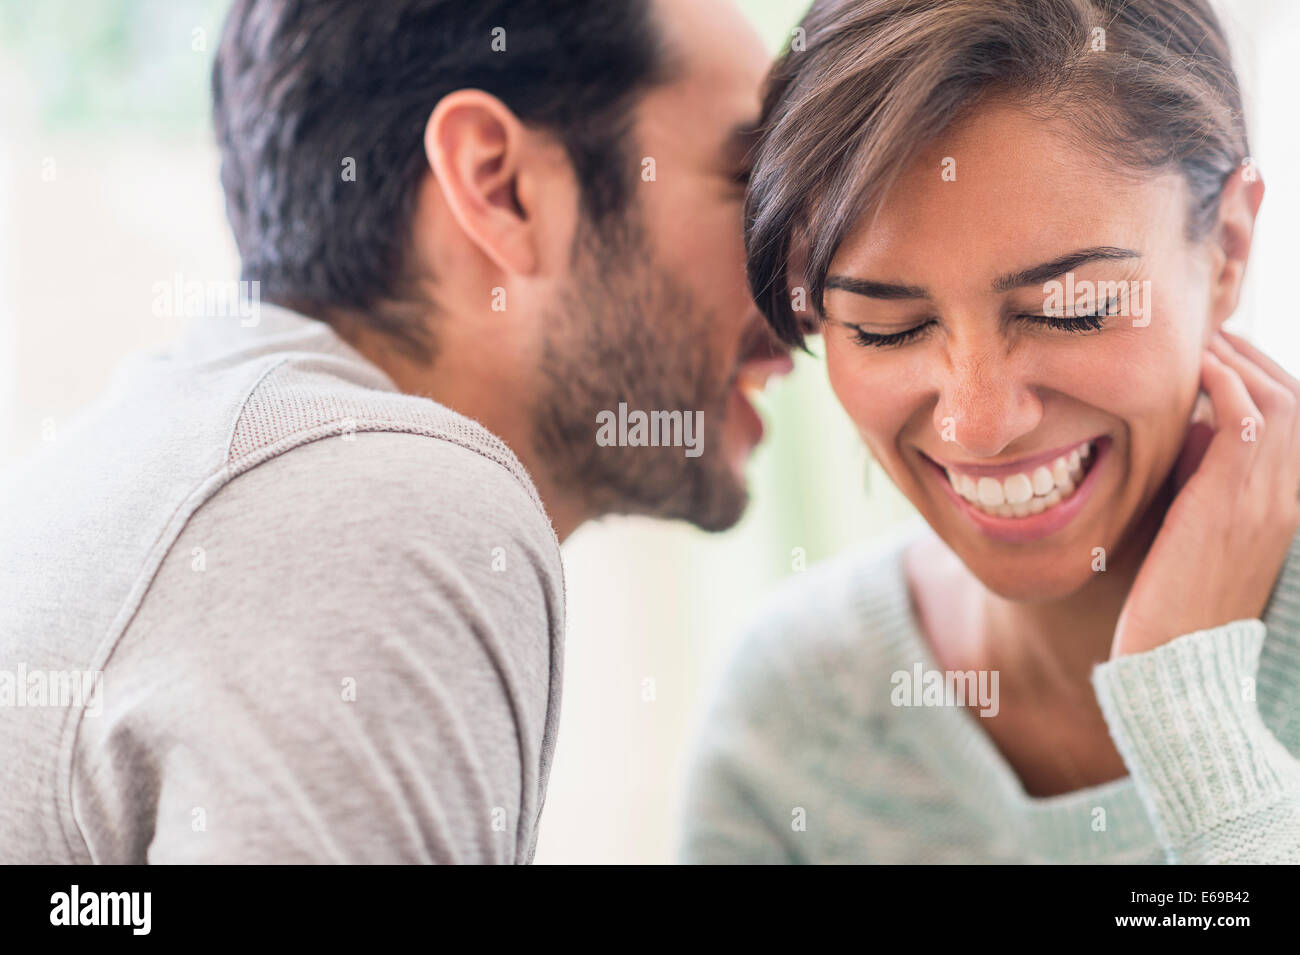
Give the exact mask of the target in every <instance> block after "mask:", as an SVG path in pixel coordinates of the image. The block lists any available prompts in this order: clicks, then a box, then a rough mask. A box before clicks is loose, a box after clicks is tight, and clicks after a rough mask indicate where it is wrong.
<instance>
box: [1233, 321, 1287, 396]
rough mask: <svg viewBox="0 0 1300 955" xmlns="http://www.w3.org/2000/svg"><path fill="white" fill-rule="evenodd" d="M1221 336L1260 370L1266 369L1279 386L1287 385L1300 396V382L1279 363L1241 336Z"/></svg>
mask: <svg viewBox="0 0 1300 955" xmlns="http://www.w3.org/2000/svg"><path fill="white" fill-rule="evenodd" d="M1219 334H1220V335H1222V336H1223V337H1224V338H1226V339H1227V340H1228V344H1230V345H1231V346H1232V347H1233V348H1235V349H1236V350H1237V351H1238V352H1240V353H1241V354H1242V355H1244V356H1245V357H1247V358H1249V359H1250V360H1251V361H1253V362H1254V363H1255V364H1256V365H1258V366H1259V367H1260V368H1262V369H1264V371H1265V372H1266V373H1267V374H1268V375H1269V376H1270V377H1272V378H1273V379H1274V380H1275V381H1277V382H1278V383H1279V384H1282V385H1285V386H1286V387H1287V388H1289V389H1290V390H1291V392H1292V393H1293V394H1297V395H1300V381H1297V380H1296V379H1295V378H1293V377H1291V375H1290V374H1289V373H1288V372H1287V370H1286V369H1285V368H1283V367H1282V366H1281V365H1279V364H1278V363H1277V362H1275V361H1274V360H1273V359H1272V358H1269V357H1268V356H1267V355H1265V354H1264V353H1263V352H1262V351H1260V350H1259V349H1258V348H1256V347H1255V346H1254V345H1252V344H1251V343H1250V342H1248V341H1246V339H1244V338H1242V337H1241V336H1240V335H1236V334H1233V333H1232V332H1225V331H1220V332H1219Z"/></svg>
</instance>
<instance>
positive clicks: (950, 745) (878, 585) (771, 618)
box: [680, 527, 1300, 864]
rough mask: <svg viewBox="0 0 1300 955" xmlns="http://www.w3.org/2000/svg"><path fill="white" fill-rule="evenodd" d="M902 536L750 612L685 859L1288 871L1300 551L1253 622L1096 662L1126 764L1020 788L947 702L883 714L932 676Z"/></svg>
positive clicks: (1298, 816) (716, 707)
mask: <svg viewBox="0 0 1300 955" xmlns="http://www.w3.org/2000/svg"><path fill="white" fill-rule="evenodd" d="M916 533H917V530H916V529H915V528H914V527H908V528H906V529H904V530H903V531H902V532H901V533H900V534H899V535H898V536H897V537H895V538H894V539H893V540H892V541H888V542H886V543H885V544H884V545H883V546H877V547H874V548H872V549H858V550H855V551H853V552H851V553H848V554H845V555H843V556H842V557H839V558H837V559H835V560H833V561H830V562H828V563H826V564H824V565H822V566H820V567H818V568H815V569H813V570H812V571H809V572H808V573H806V574H803V575H801V577H800V578H799V579H796V580H794V581H792V582H790V583H789V584H788V585H786V586H785V587H783V588H782V589H780V590H779V592H778V593H777V594H776V595H775V596H774V597H773V598H772V599H771V600H770V601H769V602H768V603H767V604H766V605H765V606H764V607H762V608H761V609H760V611H759V613H758V615H757V617H756V620H757V622H756V623H755V624H754V625H753V626H752V627H751V629H750V630H749V631H748V633H747V635H746V636H745V638H744V639H743V640H742V641H741V643H740V646H739V649H738V651H737V652H736V654H735V657H734V659H733V662H732V663H731V665H730V667H729V669H728V673H727V676H726V678H725V679H724V681H723V683H722V686H721V688H720V690H719V691H718V693H717V694H716V697H715V699H714V700H713V702H712V705H711V706H710V707H709V708H708V710H707V712H706V714H705V717H704V720H703V723H702V728H701V731H700V734H699V744H698V746H697V748H696V751H695V753H694V755H693V760H692V770H691V773H690V776H689V780H688V784H687V791H686V796H685V802H684V812H685V815H684V830H683V838H682V843H681V846H680V851H681V857H682V859H683V860H684V861H688V862H766V863H791V862H793V863H830V862H867V863H1088V864H1102V863H1108V864H1146V863H1227V862H1252V863H1263V862H1290V863H1297V862H1300V763H1298V762H1297V759H1296V754H1297V752H1300V719H1297V714H1300V543H1297V544H1293V546H1292V550H1291V553H1290V555H1289V556H1288V560H1287V563H1286V566H1285V568H1284V569H1283V572H1282V574H1281V576H1280V578H1279V580H1278V583H1277V585H1276V588H1275V591H1274V594H1273V597H1272V599H1271V601H1270V604H1269V607H1268V609H1267V611H1266V613H1265V615H1264V621H1263V622H1261V621H1258V620H1242V621H1234V622H1233V623H1230V624H1228V625H1226V626H1222V627H1217V628H1215V629H1212V630H1204V631H1199V632H1197V633H1191V634H1186V635H1183V636H1180V637H1178V638H1177V639H1175V640H1173V641H1171V642H1169V643H1168V644H1165V645H1164V646H1161V647H1159V648H1156V649H1154V650H1151V651H1149V652H1146V653H1141V654H1134V655H1130V656H1127V657H1123V658H1120V659H1117V660H1112V661H1107V662H1105V663H1102V664H1099V665H1098V666H1096V667H1095V668H1094V670H1093V674H1092V681H1093V687H1094V690H1095V693H1096V696H1097V700H1098V703H1099V704H1100V707H1101V710H1102V714H1103V716H1104V717H1105V720H1106V723H1107V726H1108V728H1109V730H1110V733H1111V736H1112V739H1113V740H1114V742H1115V745H1116V748H1117V749H1118V750H1119V752H1120V755H1121V756H1122V757H1123V759H1124V762H1125V765H1126V766H1127V768H1128V770H1129V774H1128V775H1127V776H1125V777H1123V778H1121V779H1116V780H1113V781H1110V782H1107V783H1104V784H1101V785H1097V786H1090V787H1087V788H1084V789H1079V790H1076V791H1073V792H1068V793H1064V794H1061V795H1057V796H1051V797H1046V798H1038V797H1033V796H1030V795H1028V794H1027V793H1026V792H1025V789H1024V787H1023V785H1022V784H1021V782H1020V780H1019V777H1018V776H1017V775H1016V773H1015V771H1014V770H1013V769H1012V767H1011V766H1010V764H1009V763H1008V762H1007V760H1006V759H1005V757H1004V756H1003V755H1002V753H1001V752H1000V751H999V750H998V748H997V747H996V746H995V745H994V743H993V741H992V738H991V737H990V736H989V735H988V734H987V733H986V732H985V731H984V729H983V728H982V727H981V726H979V725H978V722H979V719H980V718H979V717H978V715H976V714H975V713H974V712H972V711H970V710H968V709H966V708H965V707H961V706H952V705H947V706H929V705H921V706H896V705H893V704H892V703H891V699H890V697H891V688H892V682H891V681H893V680H894V679H895V678H896V677H897V675H898V674H900V673H901V674H907V673H910V672H911V671H912V670H913V668H914V667H915V666H916V665H917V664H920V665H921V666H922V668H923V669H924V670H926V671H930V670H941V668H940V666H939V665H938V663H937V662H936V661H935V659H934V657H933V656H932V654H931V653H930V650H929V647H928V644H927V643H926V641H925V639H924V637H923V636H922V633H921V631H920V627H919V624H918V622H917V620H916V617H915V615H914V611H913V608H912V606H911V602H910V598H909V593H908V588H907V582H906V577H905V573H904V569H903V564H902V555H903V552H904V550H905V548H906V547H907V546H908V545H909V544H910V543H911V541H912V540H913V539H914V536H915V534H916Z"/></svg>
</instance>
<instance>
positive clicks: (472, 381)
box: [336, 323, 590, 543]
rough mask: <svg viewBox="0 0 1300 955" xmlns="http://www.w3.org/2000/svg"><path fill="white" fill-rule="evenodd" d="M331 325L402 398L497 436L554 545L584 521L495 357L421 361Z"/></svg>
mask: <svg viewBox="0 0 1300 955" xmlns="http://www.w3.org/2000/svg"><path fill="white" fill-rule="evenodd" d="M336 327H337V330H338V333H339V335H340V336H341V337H343V338H344V339H345V340H346V341H347V343H348V344H349V345H351V346H352V347H353V348H354V349H356V350H357V351H358V352H359V353H360V354H361V355H362V356H363V357H365V358H366V359H367V360H368V361H370V362H371V363H372V364H374V365H375V366H377V367H378V368H379V369H380V370H382V371H383V372H384V373H385V374H387V375H388V377H389V378H390V379H392V381H393V383H394V384H395V385H397V387H398V389H399V390H400V391H402V392H403V393H404V394H408V395H416V396H419V397H421V398H429V399H432V400H433V401H436V402H438V403H439V404H441V405H445V406H446V407H448V408H450V409H451V410H453V411H455V412H457V413H459V414H462V415H464V416H465V417H467V418H472V419H473V420H475V421H477V422H478V423H479V424H481V425H482V426H483V427H484V428H486V429H487V430H488V431H490V432H492V433H493V434H494V435H496V436H497V437H498V438H500V439H501V440H502V441H503V442H504V443H505V445H506V447H508V448H509V449H510V450H511V452H513V454H514V455H515V457H516V458H518V459H519V463H520V464H522V465H523V467H524V470H525V471H527V472H528V475H529V477H531V478H532V481H533V486H534V487H536V488H537V494H538V496H539V497H540V498H541V500H542V506H543V507H545V508H546V515H547V517H548V518H550V521H551V527H552V528H553V529H554V530H555V536H556V537H557V538H558V539H559V541H560V543H564V541H565V539H566V538H568V536H569V535H570V534H572V533H573V532H574V531H575V530H577V529H578V527H579V526H580V525H581V524H582V523H583V522H584V521H585V520H587V518H588V517H589V516H590V515H588V514H587V513H585V509H584V506H583V502H582V501H581V499H580V498H578V497H577V496H575V495H573V494H566V493H564V492H562V491H561V490H560V489H559V488H558V487H557V486H556V485H555V482H554V481H553V480H552V479H551V476H550V475H551V472H550V469H549V468H547V467H546V465H545V460H544V458H543V457H542V456H541V455H539V454H538V453H537V450H536V448H535V447H534V445H533V440H532V428H531V424H530V421H529V416H528V415H529V408H530V405H529V403H528V402H527V400H526V399H524V398H521V396H522V395H525V394H526V392H527V389H525V388H523V387H521V386H519V385H518V384H517V383H511V382H509V381H503V380H502V377H501V373H500V370H499V366H497V365H495V364H493V362H494V360H495V359H496V358H497V356H495V355H492V354H484V351H483V350H477V351H471V350H469V349H461V350H460V352H459V353H460V354H468V355H473V356H483V363H482V364H481V365H479V366H474V364H473V363H472V362H471V363H470V364H468V365H465V364H455V365H453V364H452V363H449V362H448V361H446V360H445V359H444V358H434V359H433V360H432V361H426V360H424V359H421V358H416V357H414V356H411V355H408V354H406V353H405V352H403V351H401V350H400V349H398V348H396V347H394V346H393V345H392V344H391V343H390V342H389V341H388V340H387V339H386V338H385V337H384V336H382V335H379V334H376V333H372V332H370V331H369V330H367V329H364V328H360V327H358V326H357V325H355V324H352V323H340V325H338V326H336ZM448 351H450V349H448Z"/></svg>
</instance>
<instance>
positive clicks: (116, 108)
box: [0, 0, 1300, 863]
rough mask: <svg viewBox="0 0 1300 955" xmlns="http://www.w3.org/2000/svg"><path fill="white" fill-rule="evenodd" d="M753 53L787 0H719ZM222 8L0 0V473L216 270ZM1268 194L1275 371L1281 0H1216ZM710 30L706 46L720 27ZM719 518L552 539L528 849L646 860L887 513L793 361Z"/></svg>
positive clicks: (229, 271)
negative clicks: (538, 779) (553, 722)
mask: <svg viewBox="0 0 1300 955" xmlns="http://www.w3.org/2000/svg"><path fill="white" fill-rule="evenodd" d="M739 2H740V4H741V6H742V7H743V8H744V9H745V11H746V12H747V13H748V14H749V15H750V16H751V17H752V18H753V19H754V21H755V23H756V25H757V26H758V27H759V29H760V31H761V32H762V33H763V35H764V36H765V37H766V38H767V39H768V40H769V42H770V45H771V48H772V49H773V51H775V50H777V49H778V48H779V47H780V46H781V45H782V44H783V43H784V42H785V41H786V39H787V38H788V37H789V31H790V29H791V28H792V27H793V26H794V25H795V24H796V23H797V21H798V18H799V15H800V14H801V13H802V11H803V9H804V8H805V7H806V6H807V2H808V0H739ZM225 6H226V2H225V0H97V2H74V0H46V2H42V3H18V2H14V0H3V2H0V130H3V133H0V467H3V466H4V465H5V464H6V463H8V462H10V461H12V460H13V459H14V458H16V457H18V456H20V455H22V454H24V453H26V452H28V451H30V450H31V449H32V448H34V447H35V446H36V445H37V444H38V443H39V442H40V441H41V440H42V434H43V433H46V434H48V433H51V430H52V431H53V432H54V433H57V429H58V427H59V424H60V422H62V421H65V420H66V419H67V418H68V417H69V416H70V415H71V414H72V413H73V412H74V411H76V410H77V409H78V408H80V407H81V406H82V405H84V404H85V403H87V402H88V401H89V400H90V399H92V398H93V397H94V396H95V395H96V394H97V393H98V392H99V390H100V389H101V388H102V387H103V385H104V384H105V383H106V381H107V378H108V374H109V372H110V370H111V368H112V366H113V365H114V364H115V363H116V362H117V361H118V360H119V359H120V358H121V357H122V356H124V355H125V354H126V353H128V352H130V351H134V350H136V349H138V348H140V347H143V346H151V345H156V344H159V343H162V342H165V341H167V340H169V339H171V338H172V337H173V336H174V335H175V333H176V328H175V326H174V325H173V321H174V320H172V319H165V318H158V317H155V316H154V314H153V312H152V310H151V302H152V299H153V295H152V291H151V290H152V286H153V284H154V283H155V282H159V281H171V279H172V277H173V276H174V275H175V274H176V273H180V274H182V275H184V276H201V277H212V278H224V277H233V276H235V275H237V272H238V267H237V260H236V257H235V252H234V246H233V242H232V240H231V239H230V237H229V233H228V231H227V228H226V223H225V217H224V213H223V209H222V197H221V190H220V186H219V183H218V179H217V157H216V151H215V148H214V146H213V144H212V141H211V135H210V133H209V131H208V126H207V120H208V115H207V102H208V93H207V89H208V86H207V84H208V72H209V68H210V64H211V58H212V50H213V49H214V47H215V45H216V42H217V37H218V36H219V32H220V26H221V18H222V15H223V13H224V9H225ZM1221 9H1222V10H1223V12H1224V15H1225V18H1226V19H1227V20H1228V22H1229V24H1230V27H1231V28H1232V30H1233V32H1234V36H1235V38H1236V44H1235V45H1236V53H1237V60H1238V65H1239V70H1240V72H1241V74H1242V77H1243V81H1244V83H1245V85H1246V87H1247V92H1248V109H1249V110H1250V113H1251V119H1252V129H1253V145H1254V150H1255V157H1256V159H1257V163H1258V166H1259V169H1260V170H1261V172H1262V174H1263V176H1264V179H1265V181H1266V182H1267V186H1268V198H1267V200H1266V202H1265V206H1264V211H1263V213H1262V217H1261V220H1260V226H1259V231H1258V235H1257V245H1256V251H1255V255H1254V261H1253V262H1252V265H1251V276H1250V290H1249V293H1248V296H1247V299H1246V301H1245V303H1244V306H1243V308H1242V310H1241V313H1240V315H1239V318H1238V320H1237V322H1236V326H1237V327H1238V329H1240V330H1244V331H1246V332H1247V334H1249V335H1251V336H1252V337H1254V338H1255V340H1256V341H1257V342H1259V343H1261V344H1262V345H1263V346H1264V347H1265V348H1266V349H1267V350H1269V351H1270V352H1271V353H1272V354H1273V355H1274V356H1276V357H1277V358H1278V359H1279V360H1280V361H1282V362H1283V364H1285V365H1287V366H1288V367H1289V368H1290V370H1291V371H1292V372H1293V373H1294V372H1296V371H1297V370H1300V322H1297V320H1296V318H1295V317H1294V316H1292V315H1291V314H1290V309H1291V307H1292V300H1291V295H1290V287H1289V284H1288V283H1289V281H1290V276H1291V274H1292V273H1293V272H1294V270H1295V266H1294V264H1293V263H1291V262H1290V257H1291V255H1293V254H1296V253H1300V244H1298V243H1297V241H1296V239H1295V230H1294V228H1293V227H1292V226H1291V225H1289V223H1292V222H1294V221H1295V220H1296V219H1297V218H1300V187H1298V186H1297V180H1296V176H1295V171H1296V169H1297V168H1298V166H1297V158H1298V156H1297V150H1298V148H1300V128H1297V123H1296V110H1295V102H1294V97H1295V91H1296V90H1300V57H1297V56H1296V54H1295V50H1296V45H1297V39H1300V4H1297V3H1296V2H1294V0H1225V2H1224V3H1222V4H1221ZM719 42H720V43H725V42H726V38H720V39H719ZM767 417H768V419H769V422H770V424H771V426H772V428H771V430H772V434H771V437H770V438H769V440H768V441H767V443H766V444H765V446H764V447H763V448H762V449H760V451H759V453H758V455H757V456H756V458H755V461H754V464H753V468H752V472H751V473H752V477H753V483H752V490H753V506H752V507H751V509H750V511H749V513H748V515H747V516H746V518H745V520H744V522H743V523H742V524H741V526H740V527H738V528H737V529H736V530H734V531H732V532H730V533H728V534H726V535H721V536H709V535H704V534H701V533H699V532H696V531H693V530H691V529H689V528H686V527H683V526H679V525H663V524H655V523H652V522H647V521H640V520H628V519H609V520H606V521H602V522H600V523H598V524H595V525H591V526H588V527H586V528H584V529H583V530H581V531H579V532H578V533H577V534H576V535H575V536H574V537H573V538H572V539H571V541H570V542H569V543H568V544H567V545H566V547H565V558H566V569H567V586H568V595H569V632H568V647H567V653H566V664H565V669H566V672H565V680H564V708H563V715H562V719H561V733H560V741H559V746H558V749H557V753H556V761H555V765H554V768H553V772H552V776H551V783H550V790H549V795H548V797H547V802H546V812H545V818H544V823H543V827H542V839H541V845H540V847H539V850H538V854H537V861H538V862H539V863H565V862H649V863H659V862H668V861H671V858H672V849H673V843H674V839H675V829H676V819H675V813H676V807H677V798H678V795H679V790H680V785H681V776H682V771H683V768H684V763H683V757H684V756H685V754H686V751H687V747H688V743H689V740H690V735H691V729H692V722H693V721H694V720H695V719H697V718H698V716H699V707H700V706H701V704H702V703H703V702H704V700H705V699H706V697H707V693H708V690H709V688H710V687H711V686H712V684H713V681H714V680H715V679H716V677H717V674H718V670H719V668H720V666H721V664H722V663H723V662H724V661H725V659H726V657H727V655H728V653H729V652H730V649H731V646H732V642H733V640H734V638H735V636H736V634H737V628H738V626H739V625H740V624H741V622H742V621H743V620H744V619H745V618H746V616H747V615H748V614H749V613H750V612H751V608H752V607H753V605H754V604H755V603H756V602H757V601H758V600H759V599H760V598H761V597H762V595H763V594H764V593H765V592H767V591H768V590H769V589H770V588H771V587H772V585H773V584H774V583H775V582H776V581H778V580H780V579H781V578H783V577H786V576H788V575H789V574H790V573H792V572H793V570H792V568H793V564H794V555H795V553H796V549H802V552H803V553H804V554H806V559H807V561H808V563H809V564H811V563H813V562H815V561H816V560H818V559H820V558H823V557H826V556H828V555H830V554H832V553H834V552H835V551H836V550H838V549H839V548H841V547H842V546H844V545H846V544H848V543H850V542H852V541H855V540H858V539H861V538H862V537H864V536H866V535H870V534H872V533H874V532H876V531H878V530H880V529H882V528H884V527H886V526H888V525H890V524H892V523H894V522H896V521H898V520H900V519H902V518H903V517H905V516H907V515H908V514H909V513H910V511H909V508H908V506H907V504H906V503H905V502H904V501H902V500H901V499H900V497H899V495H898V494H897V493H896V492H895V491H894V490H893V488H892V486H890V485H889V483H888V481H887V480H885V479H884V478H883V477H882V476H881V475H880V474H879V473H878V472H875V471H874V470H872V468H871V467H870V466H869V463H868V461H867V456H866V454H865V452H864V451H863V450H862V449H861V447H860V445H859V443H858V440H857V438H856V436H855V434H854V433H853V430H852V428H851V427H850V426H849V424H848V422H847V420H846V418H845V417H844V415H843V413H842V412H841V411H840V409H839V407H838V405H837V404H836V403H835V401H834V399H833V397H832V396H831V394H830V390H829V388H828V386H827V385H826V382H825V378H824V373H823V371H822V369H821V368H820V367H819V362H818V361H817V360H815V359H802V360H801V362H800V365H799V368H798V370H797V371H796V374H795V375H794V376H793V377H792V378H791V379H789V380H788V381H787V382H785V383H783V384H780V385H777V386H775V387H774V389H773V391H772V392H771V393H770V400H769V402H768V408H767Z"/></svg>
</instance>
